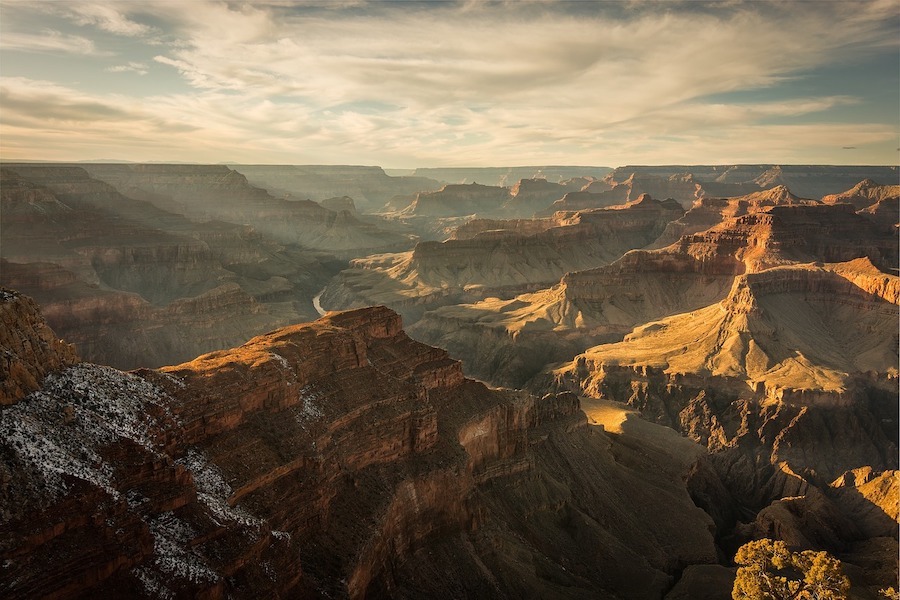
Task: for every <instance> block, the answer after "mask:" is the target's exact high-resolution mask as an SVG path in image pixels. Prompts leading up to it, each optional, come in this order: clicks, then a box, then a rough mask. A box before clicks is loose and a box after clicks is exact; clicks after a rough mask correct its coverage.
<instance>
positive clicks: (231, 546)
mask: <svg viewBox="0 0 900 600" xmlns="http://www.w3.org/2000/svg"><path fill="white" fill-rule="evenodd" d="M0 299H2V300H3V304H2V305H0V307H2V311H3V313H2V314H3V315H4V322H5V324H7V325H8V326H9V327H10V329H11V330H13V331H15V332H16V334H17V337H16V338H15V339H14V340H12V341H10V342H6V340H4V342H5V343H8V344H9V346H8V348H6V347H5V348H4V350H8V351H9V352H15V353H16V356H17V359H18V361H19V362H21V363H30V362H32V361H38V362H43V363H45V364H46V360H47V356H48V355H52V356H55V361H56V364H55V366H54V367H52V368H51V369H50V370H49V371H50V372H47V373H44V374H43V382H42V384H41V386H40V388H39V389H37V390H36V391H31V392H30V393H29V394H27V395H25V393H26V392H28V391H29V389H32V388H33V387H34V386H33V385H29V386H22V385H19V386H15V387H14V389H12V390H10V391H9V392H7V395H6V397H5V399H4V401H5V402H6V403H7V404H8V406H7V407H6V408H5V409H4V410H3V412H2V413H0V432H2V435H0V452H2V453H3V456H4V461H3V462H2V463H0V464H2V468H3V482H4V483H3V487H2V494H0V515H2V516H3V518H2V521H0V531H2V532H3V536H2V539H3V542H2V543H0V554H2V558H3V561H4V563H3V564H4V568H3V571H2V577H0V586H2V589H3V592H4V596H5V597H9V598H26V597H34V596H42V597H54V598H72V597H80V596H83V595H85V594H87V595H93V596H97V595H101V596H107V597H109V596H114V597H147V598H160V597H181V596H202V597H210V598H217V597H259V596H260V595H279V596H291V597H319V596H322V595H329V596H340V597H349V598H362V597H376V598H377V597H407V596H417V595H421V594H424V595H427V596H428V597H434V598H443V597H446V598H452V597H459V596H460V595H477V596H479V597H488V598H505V597H511V596H515V595H519V594H521V593H527V592H532V593H533V592H534V591H536V590H543V591H544V592H545V593H548V594H553V595H560V596H563V597H585V598H587V597H597V595H598V594H600V595H601V596H602V595H610V596H613V595H620V594H621V595H625V596H628V597H636V598H637V597H646V598H654V597H659V595H660V594H662V593H664V592H665V591H666V590H667V589H669V588H670V587H671V585H672V582H673V581H674V576H675V574H677V573H679V572H680V571H681V570H682V569H684V568H685V567H686V566H687V565H693V564H713V563H714V562H715V559H716V553H715V548H714V544H713V538H712V533H711V528H712V523H711V520H710V518H709V516H707V515H706V513H704V512H703V511H702V510H700V509H698V508H697V507H696V506H694V504H693V502H692V501H691V499H690V496H689V495H688V492H687V490H686V488H685V486H684V483H683V477H684V475H685V474H686V472H687V469H688V466H689V464H690V462H691V460H692V459H693V458H695V457H696V454H697V453H698V452H699V450H700V449H699V447H694V445H692V444H690V443H687V446H684V445H676V447H675V448H671V447H668V446H665V445H662V446H659V447H656V448H644V449H643V450H641V451H638V450H637V449H636V448H634V447H632V446H630V443H633V442H625V441H620V440H619V439H618V438H617V435H615V434H609V433H607V432H605V430H604V428H603V427H602V426H599V425H596V424H589V423H588V421H587V419H586V417H585V415H584V413H582V412H581V411H580V410H579V402H578V398H577V397H576V396H574V395H572V394H569V393H561V394H548V395H545V396H543V397H537V396H533V395H530V394H527V393H524V392H516V391H510V390H507V391H502V390H492V389H490V388H487V387H485V386H484V385H483V384H481V383H478V382H474V381H471V380H467V379H465V378H464V377H463V375H462V372H461V369H460V365H459V363H458V362H456V361H453V360H450V359H449V358H448V357H447V355H446V352H444V351H442V350H438V349H435V348H430V347H427V346H424V345H422V344H420V343H418V342H415V341H413V340H411V339H410V338H408V337H407V336H406V335H405V334H404V333H403V331H402V329H401V321H400V318H399V317H398V316H397V315H396V314H395V313H393V312H391V311H389V310H387V309H384V308H368V309H361V310H358V311H351V312H345V313H333V314H331V315H329V316H327V317H324V318H322V319H320V320H318V321H315V322H313V323H309V324H304V325H297V326H292V327H289V328H286V329H280V330H277V331H274V332H271V333H269V334H266V335H264V336H260V337H257V338H254V339H252V340H250V341H249V342H248V343H246V344H245V345H243V346H241V347H239V348H235V349H233V350H226V351H220V352H215V353H212V354H207V355H203V356H200V357H198V358H197V359H195V360H193V361H191V362H188V363H184V364H181V365H176V366H172V367H166V368H163V369H160V370H155V371H151V370H140V371H135V372H133V373H124V372H121V371H116V370H114V369H111V368H109V367H102V366H98V365H92V364H89V363H78V364H74V365H71V363H72V360H73V356H72V354H71V349H70V348H68V347H63V346H59V345H55V346H54V345H48V344H47V343H45V342H46V339H45V338H46V337H47V336H46V333H47V331H46V326H44V325H43V324H41V323H39V322H38V323H37V325H38V326H36V325H35V319H36V317H35V309H34V305H33V302H31V301H30V300H28V299H26V298H25V297H23V296H21V295H19V294H17V293H14V292H8V291H4V292H3V295H2V298H0ZM67 365H70V366H67ZM14 377H16V378H17V379H22V377H23V375H22V374H21V371H19V370H17V371H16V374H15V375H14ZM26 379H27V378H26ZM29 381H30V380H29ZM363 390H365V392H364V393H363ZM659 429H662V428H659ZM647 435H648V436H649V437H650V438H653V437H658V436H659V435H660V434H659V432H658V431H653V432H651V433H649V434H647ZM637 439H639V438H637ZM663 507H665V510H662V508H663ZM37 515H39V518H35V517H36V516H37ZM676 515H677V517H676V518H675V519H673V516H676ZM448 566H449V568H448Z"/></svg>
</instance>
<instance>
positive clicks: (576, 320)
mask: <svg viewBox="0 0 900 600" xmlns="http://www.w3.org/2000/svg"><path fill="white" fill-rule="evenodd" d="M775 192H777V190H776V191H775ZM775 192H773V193H775ZM766 194H767V193H763V196H765V195H766ZM730 206H732V207H734V208H736V209H741V210H742V208H741V207H746V206H747V204H746V203H745V201H741V200H735V201H734V202H733V203H732V204H730ZM695 214H700V215H703V214H704V213H703V212H701V211H698V213H695ZM713 214H716V215H719V214H721V211H714V212H713ZM682 218H683V219H684V217H682ZM698 220H699V219H698ZM476 223H477V222H476ZM476 239H477V238H476ZM857 257H868V258H869V260H871V261H874V262H875V263H877V264H879V265H882V266H883V267H884V268H887V266H888V265H891V264H895V263H896V261H897V255H896V238H895V237H894V235H893V234H888V233H885V232H883V231H879V230H878V228H877V227H875V226H874V225H873V224H872V223H871V222H869V221H867V220H866V219H865V218H863V217H862V216H860V215H857V214H855V213H854V212H853V211H852V207H850V206H846V205H844V206H827V205H815V204H812V205H807V204H799V205H797V206H775V207H769V208H767V209H766V211H765V212H761V213H751V214H746V215H743V216H741V217H738V218H733V219H730V220H727V221H725V222H723V223H721V224H720V225H718V226H715V227H713V228H711V229H709V230H708V231H705V232H703V233H698V234H692V235H687V236H684V237H683V238H681V240H680V241H678V242H677V243H675V244H672V245H671V246H669V247H667V248H663V249H658V250H652V251H648V250H633V251H631V252H628V253H627V254H625V255H624V256H623V257H622V258H620V259H619V260H617V261H615V262H613V263H612V264H610V265H607V266H603V267H598V268H595V269H587V270H582V271H575V272H570V273H567V274H566V275H565V276H564V277H563V278H562V279H561V280H560V282H559V284H558V285H556V286H554V287H552V288H548V289H544V290H539V291H536V292H533V293H527V294H522V295H519V296H517V297H515V298H513V299H505V300H504V299H500V298H493V299H491V298H488V299H485V300H484V301H481V302H477V303H474V304H459V305H456V306H447V307H442V308H438V309H434V310H431V311H429V312H427V313H425V314H424V315H423V316H422V318H421V320H420V321H418V322H416V323H415V324H413V325H412V326H411V327H410V333H411V334H412V335H414V336H415V337H416V338H417V339H421V340H422V341H425V342H426V343H430V344H435V345H438V346H440V347H442V348H446V349H448V350H449V351H450V352H451V354H452V355H453V356H457V357H463V356H467V357H469V356H470V357H473V359H474V360H471V361H467V363H466V369H467V372H468V373H469V374H471V375H472V376H475V377H478V378H480V379H483V380H485V381H491V382H493V383H495V384H498V385H510V386H516V387H519V386H522V385H525V384H526V383H527V381H528V380H529V379H530V378H531V377H532V376H534V375H535V374H537V373H538V372H539V371H540V370H541V369H542V368H543V366H546V365H547V364H548V363H550V362H553V361H562V360H566V359H570V358H572V357H574V356H575V355H576V354H578V353H580V352H582V351H584V350H585V349H587V348H588V347H590V346H592V345H596V344H599V343H608V342H613V341H618V340H621V338H622V336H624V335H625V334H626V333H628V332H629V331H631V330H632V328H634V327H635V326H637V325H640V324H642V323H648V322H652V321H656V320H658V319H660V318H663V317H667V316H671V315H675V314H678V313H685V312H690V311H693V310H697V309H701V308H704V307H707V306H710V305H712V304H715V303H717V302H719V301H721V300H722V299H724V298H725V297H726V296H727V295H728V293H729V291H730V290H731V288H732V286H733V282H734V278H735V277H736V276H739V275H742V274H744V273H748V272H756V271H760V270H763V269H766V268H768V267H771V266H777V265H787V264H794V263H797V262H813V261H830V262H834V261H847V260H852V259H854V258H857Z"/></svg>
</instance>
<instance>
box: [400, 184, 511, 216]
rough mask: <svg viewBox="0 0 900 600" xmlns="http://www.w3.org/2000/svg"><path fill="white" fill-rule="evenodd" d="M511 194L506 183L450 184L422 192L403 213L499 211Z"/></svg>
mask: <svg viewBox="0 0 900 600" xmlns="http://www.w3.org/2000/svg"><path fill="white" fill-rule="evenodd" d="M509 198H510V194H509V188H505V187H497V186H490V185H480V184H477V183H471V184H468V185H459V184H448V185H445V186H444V187H442V188H441V189H440V190H438V191H436V192H420V193H419V194H417V195H416V199H415V200H413V202H412V204H410V205H409V206H408V207H407V208H406V209H404V210H403V213H402V214H404V215H407V216H419V217H458V216H464V215H472V214H491V213H497V212H499V211H500V210H501V207H502V206H503V205H504V204H505V203H506V202H507V201H508V200H509Z"/></svg>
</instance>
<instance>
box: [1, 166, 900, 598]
mask: <svg viewBox="0 0 900 600" xmlns="http://www.w3.org/2000/svg"><path fill="white" fill-rule="evenodd" d="M898 222H900V185H898V172H897V169H896V167H888V166H868V167H867V166H847V167H839V166H816V165H807V166H799V165H774V164H759V165H748V164H736V165H715V166H712V165H710V166H703V165H695V166H690V165H685V166H678V165H675V166H652V167H650V166H623V167H618V168H609V167H577V166H576V167H564V166H552V165H547V166H532V167H510V168H505V167H504V168H494V167H492V168H479V167H472V168H454V169H449V168H447V169H416V170H410V171H404V172H401V173H397V172H393V174H388V172H386V171H385V170H383V169H381V168H378V167H354V166H309V165H306V166H303V165H298V166H291V165H283V166H275V165H240V164H234V165H229V166H225V165H185V164H140V163H36V162H10V161H5V162H3V163H2V164H0V236H2V238H0V239H2V244H0V261H2V262H0V285H2V286H3V291H2V293H0V321H2V323H3V328H2V330H0V347H2V351H3V357H4V359H3V361H0V455H2V457H3V458H2V460H0V533H2V536H0V539H2V540H3V541H2V542H0V554H2V557H0V558H2V561H3V562H2V570H0V590H2V593H3V595H4V597H9V598H36V597H52V598H79V597H101V596H102V597H129V598H130V597H134V598H163V597H171V598H180V597H207V598H225V597H236V598H244V597H245V598H255V597H285V598H318V597H349V598H364V597H365V598H380V597H385V598H422V597H429V598H465V597H471V598H476V597H477V598H511V597H518V596H528V597H533V596H540V597H552V598H648V599H649V598H668V599H670V600H673V599H679V598H730V597H731V590H732V584H733V581H734V579H735V570H736V566H735V563H734V557H735V552H736V551H737V549H738V548H739V547H740V546H741V545H742V544H744V543H746V542H748V541H752V540H757V539H766V538H767V539H775V540H782V541H784V542H786V543H787V544H788V546H789V547H790V548H792V549H794V550H797V551H800V550H811V551H826V552H828V553H829V554H830V555H832V556H834V557H837V558H838V559H839V560H840V561H841V565H842V569H843V572H844V574H845V575H846V576H847V577H848V578H849V581H850V584H851V587H850V592H849V594H850V596H849V597H852V598H860V599H867V598H872V599H874V598H879V597H883V596H880V593H881V592H880V591H881V590H886V589H887V588H889V587H891V586H893V585H895V584H896V580H897V559H896V557H897V553H898V497H900V477H898V470H897V469H898V464H897V463H898V460H897V446H898V369H897V366H898V343H900V339H898V333H897V319H898V305H900V278H898V273H897V266H898V262H900V256H898Z"/></svg>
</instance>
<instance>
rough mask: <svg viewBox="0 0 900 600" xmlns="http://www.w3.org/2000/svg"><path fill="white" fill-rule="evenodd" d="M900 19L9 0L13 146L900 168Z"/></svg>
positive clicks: (3, 131)
mask: <svg viewBox="0 0 900 600" xmlns="http://www.w3.org/2000/svg"><path fill="white" fill-rule="evenodd" d="M898 34H900V4H898V3H897V2H896V1H895V0H859V1H853V0H847V1H843V2H802V1H787V2H781V1H774V0H757V1H734V2H718V1H711V0H710V1H690V0H683V1H672V2H654V1H651V0H621V1H615V0H609V1H602V2H587V1H585V2H572V1H563V0H558V1H554V0H520V1H517V2H509V1H501V0H447V1H442V2H426V1H421V2H418V1H403V2H400V1H390V0H384V1H378V2H376V1H365V0H353V1H352V2H325V1H320V0H312V1H304V2H291V1H287V2H285V1H282V0H271V1H268V0H260V1H258V2H253V3H243V4H235V3H230V2H225V1H222V0H194V1H192V2H186V3H171V2H164V1H159V0H134V1H129V2H124V1H110V2H102V3H101V2H96V1H93V0H71V1H66V2H33V1H29V0H3V1H2V2H0V59H2V63H3V71H2V76H0V109H2V110H0V158H2V159H4V160H25V159H26V158H29V157H34V156H41V157H46V158H45V159H43V160H46V161H54V162H76V161H83V160H90V161H93V162H97V161H98V160H100V161H103V160H109V161H110V162H119V161H126V162H134V163H154V162H171V161H174V163H181V164H217V163H222V162H223V160H222V157H225V158H226V160H227V161H229V162H230V163H233V164H298V165H299V164H334V165H357V164H358V165H392V166H390V167H386V168H390V169H408V168H414V167H409V166H408V165H411V164H425V165H433V168H439V167H440V168H448V167H461V168H468V166H469V165H472V166H489V165H490V164H496V161H498V160H502V162H504V163H507V164H522V165H567V164H573V165H584V164H599V165H616V164H627V163H633V164H647V165H657V164H658V165H667V164H686V165H690V164H695V165H699V164H798V165H815V164H822V165H825V164H829V165H860V166H864V165H896V164H898V162H900V160H898V157H900V154H898V152H900V151H898V146H900V143H898V140H900V35H898ZM108 157H116V158H108ZM30 160H34V159H33V158H31V159H30ZM396 165H400V166H396Z"/></svg>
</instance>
